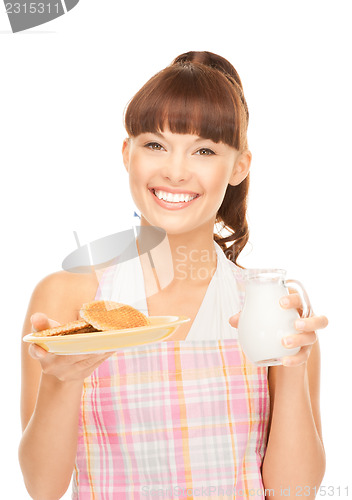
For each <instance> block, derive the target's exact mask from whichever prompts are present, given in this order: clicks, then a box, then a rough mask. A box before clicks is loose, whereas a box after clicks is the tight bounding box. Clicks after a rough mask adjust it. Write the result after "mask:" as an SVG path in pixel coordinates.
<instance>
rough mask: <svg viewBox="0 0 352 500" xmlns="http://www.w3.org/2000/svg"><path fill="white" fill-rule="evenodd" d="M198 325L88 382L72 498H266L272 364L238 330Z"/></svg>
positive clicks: (110, 365)
mask: <svg viewBox="0 0 352 500" xmlns="http://www.w3.org/2000/svg"><path fill="white" fill-rule="evenodd" d="M219 248H220V247H219ZM217 251H218V249H217ZM220 251H221V250H220ZM221 253H222V251H221ZM222 255H223V256H221V255H220V254H219V253H218V267H217V272H218V270H219V272H220V275H221V276H219V273H218V275H217V277H218V278H219V277H222V278H223V279H222V280H217V283H221V284H222V285H223V286H222V288H223V287H224V283H225V284H226V279H225V274H223V272H224V269H225V268H224V267H221V266H220V265H219V264H220V260H219V259H222V260H221V265H222V266H224V265H225V266H228V265H230V266H232V269H233V270H234V267H233V266H234V265H233V264H232V263H228V261H227V259H226V257H225V256H224V254H223V253H222ZM223 259H225V260H226V262H225V261H224V260H223ZM226 269H227V270H228V269H229V268H228V267H227V268H226ZM227 272H228V271H226V273H227ZM236 272H238V268H236ZM110 274H111V273H110ZM226 276H227V278H228V274H226ZM214 277H215V274H214ZM213 281H214V282H215V285H214V283H213V286H212V288H211V287H210V288H209V289H210V293H209V294H208V296H207V301H206V302H208V307H207V308H206V310H205V311H207V310H208V309H209V301H210V304H213V303H214V298H215V296H216V290H217V289H218V288H219V287H216V280H213ZM234 282H235V280H234V276H233V275H232V276H231V283H234ZM109 287H110V289H111V290H112V288H113V285H112V284H111V283H110V285H109ZM101 296H102V295H101V291H100V292H99V293H98V294H97V298H99V297H101ZM111 296H113V294H112V295H110V296H109V298H111ZM104 298H108V297H107V296H106V294H104ZM117 298H118V295H117V296H116V295H115V296H113V299H112V300H116V299H117ZM242 301H243V294H242V297H241V302H242ZM120 302H121V300H120ZM220 302H222V301H220ZM127 303H128V302H127ZM205 305H206V304H205ZM203 306H204V303H203V304H202V307H203ZM202 307H201V309H200V311H199V312H201V310H202ZM233 307H234V306H233V305H232V313H230V314H228V311H227V312H224V311H223V312H222V314H223V316H224V317H225V319H226V323H227V324H228V318H229V317H230V315H231V314H234V313H235V312H236V310H233ZM227 314H228V315H227ZM198 315H199V313H198ZM213 316H217V315H216V314H214V311H213ZM205 317H206V312H204V308H203V314H202V315H201V317H200V318H198V316H197V318H196V319H198V323H199V321H200V320H201V319H203V320H204V318H205ZM208 323H209V321H208ZM194 324H195V323H193V325H192V329H191V330H193V332H191V331H190V333H193V338H195V340H189V337H187V339H186V340H183V341H164V342H158V343H153V344H148V345H144V346H143V345H142V346H136V347H131V348H128V349H120V350H119V351H117V352H116V353H114V354H113V355H112V356H111V357H110V358H109V359H108V360H106V361H105V362H104V363H102V364H101V365H100V366H99V367H98V369H97V370H95V371H94V372H93V373H92V375H91V376H90V377H88V378H87V379H86V380H85V383H84V388H83V394H82V402H81V413H80V419H79V434H78V448H77V457H76V464H75V470H74V474H73V493H72V498H73V499H82V500H86V499H87V500H88V499H102V500H103V499H109V500H110V499H111V500H114V499H121V500H122V499H133V500H134V499H135V500H139V499H148V498H149V499H155V498H162V499H174V498H178V499H186V498H188V499H189V498H198V497H199V498H201V499H229V498H237V499H264V498H265V495H264V488H263V483H262V478H261V471H260V469H261V464H262V460H263V456H264V452H265V448H266V438H267V425H268V417H269V394H268V384H267V368H263V367H256V366H255V365H253V364H251V363H250V362H249V361H247V360H246V358H245V356H244V354H243V352H242V350H241V348H240V346H239V344H238V341H237V339H236V338H235V333H234V332H235V330H234V329H233V328H232V327H230V326H229V327H228V328H229V330H228V332H229V333H228V334H227V335H228V336H229V335H230V334H231V335H232V338H216V336H217V332H215V334H214V332H213V338H207V339H206V340H198V339H197V337H194V335H195V333H194V329H193V327H194ZM198 326H199V325H198ZM203 326H204V323H203ZM215 326H216V325H214V327H215ZM223 327H224V328H225V321H223ZM197 331H199V329H198V328H197ZM214 337H215V338H214Z"/></svg>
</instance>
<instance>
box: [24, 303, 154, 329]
mask: <svg viewBox="0 0 352 500" xmlns="http://www.w3.org/2000/svg"><path fill="white" fill-rule="evenodd" d="M80 316H81V319H78V320H76V321H71V322H70V323H66V324H65V325H60V326H56V327H54V328H48V329H47V330H41V331H40V332H34V333H33V335H35V336H36V337H51V336H54V335H71V334H76V333H91V332H102V331H108V330H121V329H123V328H136V327H138V326H147V325H149V320H148V318H147V317H146V316H144V314H142V313H141V312H139V311H138V310H137V309H135V308H134V307H132V306H128V305H126V304H120V303H118V302H113V301H109V300H93V301H92V302H88V303H87V304H83V306H82V308H81V310H80Z"/></svg>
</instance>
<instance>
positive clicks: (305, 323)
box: [295, 316, 329, 332]
mask: <svg viewBox="0 0 352 500" xmlns="http://www.w3.org/2000/svg"><path fill="white" fill-rule="evenodd" d="M328 324H329V321H328V318H327V317H326V316H311V317H310V318H300V319H298V320H297V321H295V328H296V330H297V331H299V332H312V331H314V330H321V329H322V328H325V327H327V326H328Z"/></svg>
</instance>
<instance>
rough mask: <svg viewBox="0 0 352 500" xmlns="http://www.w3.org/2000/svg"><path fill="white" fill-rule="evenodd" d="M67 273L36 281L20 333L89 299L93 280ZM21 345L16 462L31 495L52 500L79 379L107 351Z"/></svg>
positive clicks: (68, 463)
mask: <svg viewBox="0 0 352 500" xmlns="http://www.w3.org/2000/svg"><path fill="white" fill-rule="evenodd" d="M68 274H69V273H65V272H59V273H55V274H52V275H50V276H48V277H46V278H44V280H42V281H41V282H40V283H39V284H38V285H37V287H36V288H35V290H34V292H33V295H32V297H31V301H30V304H29V307H28V311H27V315H26V318H25V322H24V327H23V335H25V334H27V333H29V332H30V331H31V329H32V330H33V329H34V330H37V331H39V330H44V329H46V328H50V327H53V326H56V325H57V324H64V323H67V322H70V321H74V320H76V319H77V317H78V309H79V307H80V305H81V304H82V303H83V302H85V301H89V300H92V299H94V296H95V291H96V286H97V284H94V282H93V281H92V280H91V279H90V280H88V279H87V277H77V275H71V276H69V275H68ZM38 311H40V312H38ZM49 318H53V319H54V320H55V321H54V320H53V319H49ZM31 319H32V321H31ZM22 344H23V345H22V394H21V419H22V428H23V435H22V439H21V442H20V446H19V461H20V466H21V469H22V473H23V478H24V482H25V485H26V488H27V491H28V493H29V494H30V496H31V497H32V498H34V499H35V500H57V499H59V498H61V497H62V496H63V495H64V493H65V491H66V490H67V488H68V486H69V484H70V480H71V476H72V472H73V468H74V463H75V457H76V450H77V436H78V418H79V411H80V401H81V394H82V388H83V381H84V379H85V378H86V377H88V376H89V375H90V374H91V373H92V371H93V370H94V369H95V368H97V367H98V366H99V364H100V363H102V362H103V361H104V360H105V359H107V358H108V357H109V356H110V355H111V353H104V354H88V355H77V356H76V355H74V356H64V355H55V354H51V353H48V352H46V351H44V349H42V348H40V347H39V346H36V345H33V344H31V345H28V344H27V343H24V342H23V343H22Z"/></svg>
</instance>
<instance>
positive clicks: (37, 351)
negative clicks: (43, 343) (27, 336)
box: [28, 344, 49, 359]
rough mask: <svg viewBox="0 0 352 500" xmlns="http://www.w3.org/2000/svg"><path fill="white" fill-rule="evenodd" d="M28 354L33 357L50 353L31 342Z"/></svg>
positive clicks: (40, 357) (41, 356)
mask: <svg viewBox="0 0 352 500" xmlns="http://www.w3.org/2000/svg"><path fill="white" fill-rule="evenodd" d="M28 354H29V355H30V356H31V357H32V358H33V359H42V358H45V357H46V356H47V355H48V354H49V353H48V352H47V351H46V350H45V349H43V348H42V347H40V346H39V345H37V344H30V345H29V347H28Z"/></svg>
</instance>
